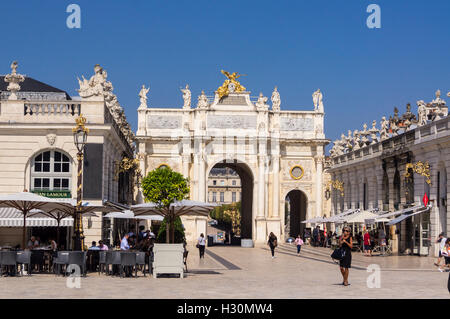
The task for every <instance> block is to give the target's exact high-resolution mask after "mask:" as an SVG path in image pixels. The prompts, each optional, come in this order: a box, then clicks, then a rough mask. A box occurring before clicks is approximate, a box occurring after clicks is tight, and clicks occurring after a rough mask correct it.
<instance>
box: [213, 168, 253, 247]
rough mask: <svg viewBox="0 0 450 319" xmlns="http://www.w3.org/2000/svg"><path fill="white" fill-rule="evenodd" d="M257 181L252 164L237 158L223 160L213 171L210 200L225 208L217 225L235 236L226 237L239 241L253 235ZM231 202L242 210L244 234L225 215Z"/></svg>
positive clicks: (229, 239) (241, 227)
mask: <svg viewBox="0 0 450 319" xmlns="http://www.w3.org/2000/svg"><path fill="white" fill-rule="evenodd" d="M253 182H254V181H253V174H252V172H251V170H250V168H249V167H248V166H247V164H245V163H242V162H238V161H237V160H234V161H232V162H230V161H229V160H228V161H222V162H219V163H217V164H216V165H214V166H213V167H212V168H211V170H210V172H209V175H208V192H207V194H208V201H209V202H214V203H216V204H219V205H221V207H224V208H225V209H222V212H221V213H220V215H221V216H216V217H219V218H220V219H221V220H218V222H219V225H217V228H219V229H220V230H224V231H226V232H227V235H230V234H231V235H232V237H231V238H226V239H228V242H231V243H236V244H238V242H237V241H239V239H241V238H242V239H244V238H245V239H251V238H252V235H253V234H252V215H253V214H252V211H253ZM231 205H233V206H231ZM230 206H231V207H234V208H237V209H238V210H239V216H240V220H239V224H240V225H239V226H240V227H239V232H240V236H239V234H236V233H235V232H233V229H232V226H233V225H232V223H231V222H229V220H230V218H229V217H226V216H225V217H224V216H223V215H224V214H223V212H224V211H225V210H227V209H226V208H229V207H230ZM234 208H233V209H234ZM234 229H235V230H236V228H234ZM236 240H237V241H236Z"/></svg>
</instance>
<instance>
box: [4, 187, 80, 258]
mask: <svg viewBox="0 0 450 319" xmlns="http://www.w3.org/2000/svg"><path fill="white" fill-rule="evenodd" d="M0 207H13V208H15V209H17V210H19V211H20V212H22V214H23V232H22V246H23V248H24V249H25V248H26V247H25V245H26V227H27V226H26V225H27V223H26V218H27V217H28V216H29V215H30V212H31V211H32V210H35V209H39V210H52V209H69V208H72V209H73V206H72V204H70V203H68V202H62V201H58V200H56V199H53V198H48V197H44V196H40V195H37V194H33V193H29V192H20V193H16V194H9V195H0Z"/></svg>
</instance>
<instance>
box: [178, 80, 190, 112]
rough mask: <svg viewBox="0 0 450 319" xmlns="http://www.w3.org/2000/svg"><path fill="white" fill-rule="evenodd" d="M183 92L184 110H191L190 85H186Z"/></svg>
mask: <svg viewBox="0 0 450 319" xmlns="http://www.w3.org/2000/svg"><path fill="white" fill-rule="evenodd" d="M180 90H181V92H183V101H184V104H183V108H184V109H190V108H191V90H189V84H186V87H185V88H184V89H180Z"/></svg>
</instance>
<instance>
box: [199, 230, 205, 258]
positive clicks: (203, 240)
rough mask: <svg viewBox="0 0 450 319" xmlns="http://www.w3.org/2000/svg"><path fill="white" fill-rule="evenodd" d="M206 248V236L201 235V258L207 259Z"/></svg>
mask: <svg viewBox="0 0 450 319" xmlns="http://www.w3.org/2000/svg"><path fill="white" fill-rule="evenodd" d="M205 246H206V240H205V235H203V233H201V234H200V237H199V238H198V240H197V248H198V251H199V253H200V258H205Z"/></svg>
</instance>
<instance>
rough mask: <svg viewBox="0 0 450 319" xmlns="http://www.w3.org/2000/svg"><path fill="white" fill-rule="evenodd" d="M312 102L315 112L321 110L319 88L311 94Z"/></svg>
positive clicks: (321, 103)
mask: <svg viewBox="0 0 450 319" xmlns="http://www.w3.org/2000/svg"><path fill="white" fill-rule="evenodd" d="M312 98H313V103H314V111H316V112H323V102H322V98H323V95H322V92H320V89H317V91H315V92H314V93H313V95H312Z"/></svg>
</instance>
